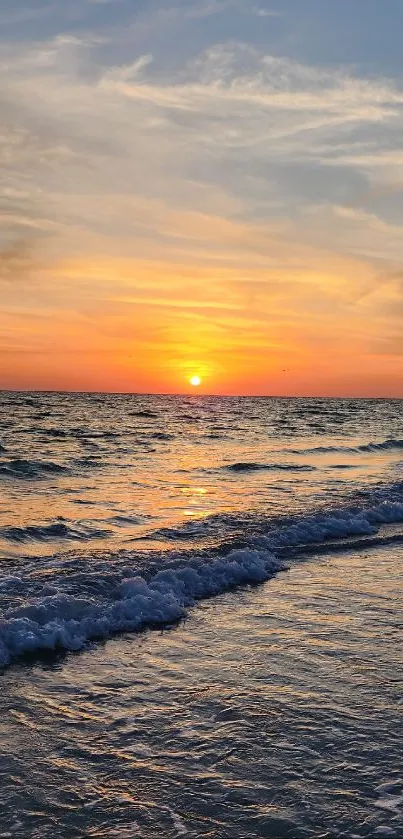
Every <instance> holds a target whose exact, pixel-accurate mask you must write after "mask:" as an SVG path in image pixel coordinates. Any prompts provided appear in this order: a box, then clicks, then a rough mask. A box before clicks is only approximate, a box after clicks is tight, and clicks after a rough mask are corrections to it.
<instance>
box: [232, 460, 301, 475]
mask: <svg viewBox="0 0 403 839" xmlns="http://www.w3.org/2000/svg"><path fill="white" fill-rule="evenodd" d="M222 468H224V469H228V470H229V471H230V472H259V471H262V470H269V471H275V472H313V471H315V468H316V467H315V466H308V465H300V464H296V463H254V462H253V461H252V462H247V461H239V462H237V463H231V464H230V465H229V466H224V467H222Z"/></svg>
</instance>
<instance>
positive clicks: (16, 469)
mask: <svg viewBox="0 0 403 839" xmlns="http://www.w3.org/2000/svg"><path fill="white" fill-rule="evenodd" d="M68 471H69V470H68V469H67V467H65V466H61V465H60V464H59V463H53V462H51V461H46V460H24V459H22V458H13V459H11V460H8V461H2V463H0V476H4V477H6V478H18V479H20V480H33V479H37V478H44V477H46V476H49V475H61V474H63V473H66V472H68Z"/></svg>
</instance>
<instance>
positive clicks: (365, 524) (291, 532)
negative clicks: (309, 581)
mask: <svg viewBox="0 0 403 839" xmlns="http://www.w3.org/2000/svg"><path fill="white" fill-rule="evenodd" d="M402 521H403V502H400V501H383V502H382V503H378V504H376V505H374V506H371V507H368V508H366V509H361V510H360V509H356V508H355V509H344V510H342V509H338V510H334V511H333V512H328V513H326V514H325V513H321V514H317V515H311V516H305V517H304V516H301V517H300V518H299V519H296V520H295V521H294V522H293V523H292V524H290V525H288V526H287V525H286V526H283V527H277V528H274V529H272V530H271V531H269V532H266V533H262V534H261V535H259V534H255V535H250V536H249V537H248V538H247V540H246V541H247V544H245V545H244V546H241V547H239V548H237V549H234V548H232V549H227V550H225V549H224V548H222V549H221V553H220V552H219V551H218V549H217V550H216V551H215V552H214V551H211V552H210V554H209V553H208V552H207V551H204V552H200V551H199V552H196V551H193V552H192V551H189V552H188V553H187V554H182V555H179V554H178V553H175V552H165V553H157V552H155V553H150V554H147V557H146V558H145V556H144V555H141V554H134V553H130V552H124V551H122V552H119V553H117V554H111V555H106V556H101V559H97V558H96V556H93V555H92V556H86V555H82V556H80V557H70V558H67V559H66V558H64V559H63V558H62V559H60V557H59V558H57V557H55V558H54V559H53V560H44V559H42V560H36V561H35V563H32V564H31V565H30V564H29V561H28V560H27V561H25V563H22V566H23V567H21V565H19V566H18V569H20V570H19V572H18V573H17V571H16V572H15V573H14V574H13V575H9V576H3V577H2V578H1V577H0V602H2V603H4V604H6V605H5V609H4V611H3V617H2V619H1V620H0V665H1V666H6V665H7V664H9V663H10V661H12V660H13V659H14V658H16V657H18V656H21V655H23V654H25V653H30V652H36V651H40V650H55V649H57V648H61V649H64V650H79V649H82V648H83V647H85V645H86V644H87V643H88V641H89V640H91V639H97V638H108V637H109V636H111V635H113V634H114V633H116V632H122V631H131V632H132V631H137V630H139V629H141V628H143V627H147V626H154V625H159V624H169V623H171V622H173V621H177V620H179V619H181V618H183V617H184V616H185V615H186V614H187V612H188V610H189V608H191V607H192V606H193V605H194V604H195V603H196V602H197V601H198V600H201V599H204V598H208V597H211V596H214V595H218V594H220V593H222V592H225V591H228V590H229V589H233V588H236V587H238V586H244V585H248V584H256V583H262V582H264V581H265V580H268V579H269V578H270V577H271V576H272V575H273V574H275V573H276V572H278V571H279V570H281V569H284V568H285V567H286V566H285V564H284V560H286V559H287V556H288V557H290V556H291V555H295V553H296V552H298V551H299V552H303V551H304V548H306V546H309V545H311V546H312V545H317V546H318V550H320V548H321V547H322V549H323V546H325V545H326V543H329V542H330V540H333V543H334V541H336V543H337V540H343V539H344V540H345V539H347V538H349V537H350V539H351V537H374V536H375V535H376V534H377V533H378V530H379V528H380V527H381V526H382V525H385V524H388V523H393V522H402ZM26 530H27V529H26ZM11 603H12V606H11V607H10V604H11Z"/></svg>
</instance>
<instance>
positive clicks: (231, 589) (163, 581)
mask: <svg viewBox="0 0 403 839" xmlns="http://www.w3.org/2000/svg"><path fill="white" fill-rule="evenodd" d="M0 444H1V448H0V487H1V498H2V504H1V506H0V552H1V553H0V556H1V573H0V604H1V610H2V617H1V622H0V663H1V666H2V668H3V672H2V675H1V676H0V678H1V679H2V691H1V700H0V719H1V727H2V738H1V741H2V748H3V750H4V754H3V759H2V762H1V773H2V784H1V792H0V797H1V799H0V800H1V804H2V808H1V814H0V836H2V835H3V836H6V835H7V836H8V835H9V836H16V837H27V836H34V837H38V838H39V837H48V836H49V837H58V836H60V837H84V836H86V837H90V836H91V837H109V836H111V837H112V836H113V837H115V836H116V837H123V839H124V837H132V836H133V837H135V836H138V837H152V836H156V835H158V834H161V835H163V836H167V837H176V836H185V835H188V836H189V837H197V836H206V837H218V839H232V837H234V839H235V837H236V838H237V839H238V837H239V839H246V838H247V837H248V839H249V837H253V836H262V837H264V836H267V837H273V839H276V837H294V836H295V837H298V836H301V837H305V836H306V837H318V839H319V837H325V836H326V837H333V836H334V837H342V836H346V837H354V836H360V837H363V836H366V837H369V836H372V835H378V836H395V837H401V836H403V780H402V775H403V772H402V767H401V747H402V727H401V711H402V707H403V706H402V691H401V682H400V681H399V680H400V679H401V665H402V656H401V647H400V642H401V636H400V630H401V621H402V590H401V582H402V568H403V562H402V558H403V551H402V531H403V470H402V466H403V460H402V458H403V420H402V402H401V401H398V400H395V401H387V400H334V399H328V400H327V399H269V398H267V399H261V398H256V399H255V398H213V397H200V396H192V397H172V396H169V397H168V396H167V397H160V396H133V395H130V396H129V395H101V394H94V395H84V394H74V395H71V394H55V393H52V394H50V393H49V394H42V393H41V394H39V393H33V394H26V393H25V394H5V393H4V394H1V395H0Z"/></svg>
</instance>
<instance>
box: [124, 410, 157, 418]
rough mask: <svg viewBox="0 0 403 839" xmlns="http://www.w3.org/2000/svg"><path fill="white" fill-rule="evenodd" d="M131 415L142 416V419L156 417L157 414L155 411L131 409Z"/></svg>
mask: <svg viewBox="0 0 403 839" xmlns="http://www.w3.org/2000/svg"><path fill="white" fill-rule="evenodd" d="M130 416H131V417H144V419H158V414H156V413H155V411H147V410H144V411H132V412H131V414H130Z"/></svg>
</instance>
